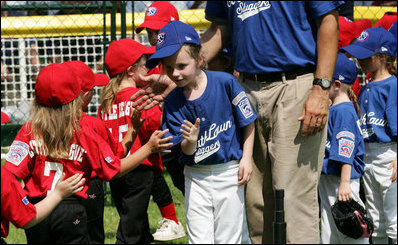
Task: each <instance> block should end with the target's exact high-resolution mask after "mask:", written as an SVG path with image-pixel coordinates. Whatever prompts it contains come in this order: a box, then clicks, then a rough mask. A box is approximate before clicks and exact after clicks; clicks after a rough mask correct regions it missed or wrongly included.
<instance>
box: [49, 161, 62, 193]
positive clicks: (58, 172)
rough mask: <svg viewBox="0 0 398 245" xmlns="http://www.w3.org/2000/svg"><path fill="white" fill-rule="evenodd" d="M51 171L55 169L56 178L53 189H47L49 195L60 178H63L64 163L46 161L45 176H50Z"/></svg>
mask: <svg viewBox="0 0 398 245" xmlns="http://www.w3.org/2000/svg"><path fill="white" fill-rule="evenodd" d="M50 171H55V175H54V179H53V181H52V184H51V189H50V190H49V191H47V195H48V194H50V193H51V192H52V191H53V190H54V188H55V185H56V184H57V182H58V180H59V179H60V178H61V176H62V173H63V172H64V165H62V164H61V163H58V162H47V161H45V163H44V176H50Z"/></svg>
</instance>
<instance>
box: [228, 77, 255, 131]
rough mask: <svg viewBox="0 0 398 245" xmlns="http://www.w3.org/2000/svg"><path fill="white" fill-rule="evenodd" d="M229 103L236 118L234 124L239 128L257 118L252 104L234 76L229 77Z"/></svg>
mask: <svg viewBox="0 0 398 245" xmlns="http://www.w3.org/2000/svg"><path fill="white" fill-rule="evenodd" d="M230 85H231V95H232V97H231V103H232V106H233V112H234V115H235V118H236V124H237V125H238V127H239V128H242V127H244V126H247V125H249V124H250V123H252V122H253V121H254V120H256V118H257V114H256V113H255V111H254V109H253V106H252V105H251V103H250V101H249V98H248V97H247V95H246V93H245V91H244V89H243V88H242V86H241V85H240V84H239V83H238V82H237V81H236V79H235V78H232V79H231V83H230Z"/></svg>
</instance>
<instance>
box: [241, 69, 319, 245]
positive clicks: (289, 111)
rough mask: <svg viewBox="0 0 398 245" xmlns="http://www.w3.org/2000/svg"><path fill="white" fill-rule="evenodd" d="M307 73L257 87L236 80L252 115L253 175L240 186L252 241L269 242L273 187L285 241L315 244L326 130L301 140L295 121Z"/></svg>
mask: <svg viewBox="0 0 398 245" xmlns="http://www.w3.org/2000/svg"><path fill="white" fill-rule="evenodd" d="M313 79H314V75H313V74H312V73H309V74H305V75H302V76H299V77H297V78H296V79H295V80H288V81H286V79H284V78H283V79H282V81H280V82H273V83H268V84H267V83H261V82H259V81H251V80H247V79H243V78H242V77H241V78H240V81H241V85H242V86H243V87H244V89H245V90H246V93H247V96H248V97H249V99H250V101H251V103H252V105H253V107H254V108H255V110H256V112H257V116H258V118H257V120H256V122H255V125H256V135H255V142H254V150H253V158H254V162H255V166H254V168H253V169H254V170H253V176H252V179H251V180H250V182H249V183H248V184H247V188H246V212H247V219H248V226H249V232H250V236H251V239H252V242H253V243H272V242H273V222H274V216H275V215H274V205H275V204H274V189H284V190H285V199H284V208H285V221H286V223H287V225H286V233H287V235H286V242H287V243H308V244H311V243H319V206H318V193H317V185H318V180H319V177H320V173H321V170H322V162H323V157H324V151H325V143H326V127H325V129H324V130H323V131H322V132H320V133H317V134H316V135H315V136H312V137H308V138H307V137H303V136H301V122H299V121H298V120H297V118H299V117H300V115H301V113H302V109H303V106H304V103H305V101H306V100H307V98H308V95H309V94H310V92H311V89H312V81H313Z"/></svg>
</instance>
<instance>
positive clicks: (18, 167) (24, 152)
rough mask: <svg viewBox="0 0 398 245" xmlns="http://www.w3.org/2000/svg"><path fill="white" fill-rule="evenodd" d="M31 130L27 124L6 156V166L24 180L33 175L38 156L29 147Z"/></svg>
mask: <svg viewBox="0 0 398 245" xmlns="http://www.w3.org/2000/svg"><path fill="white" fill-rule="evenodd" d="M28 135H29V128H28V125H27V124H25V125H23V126H22V127H21V129H20V130H19V132H18V134H17V136H16V137H15V139H14V141H13V142H12V144H11V146H10V149H9V151H8V153H7V155H6V161H5V163H4V166H5V167H6V168H7V169H8V170H9V171H11V172H12V173H13V174H15V175H16V176H17V177H18V178H20V179H24V178H25V177H27V176H28V175H29V174H30V173H31V168H32V164H33V163H34V159H35V157H36V155H35V154H34V153H33V151H32V149H31V147H30V145H29V140H30V138H29V136H28Z"/></svg>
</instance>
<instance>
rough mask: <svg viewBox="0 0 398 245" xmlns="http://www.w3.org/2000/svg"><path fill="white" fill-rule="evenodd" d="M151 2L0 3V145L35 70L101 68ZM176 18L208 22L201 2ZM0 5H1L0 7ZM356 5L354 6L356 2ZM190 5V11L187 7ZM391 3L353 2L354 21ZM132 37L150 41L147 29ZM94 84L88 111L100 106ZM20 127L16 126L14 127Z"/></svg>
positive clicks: (10, 132)
mask: <svg viewBox="0 0 398 245" xmlns="http://www.w3.org/2000/svg"><path fill="white" fill-rule="evenodd" d="M152 2H153V1H6V2H4V1H2V8H1V13H2V17H1V110H2V111H4V112H6V113H7V114H8V115H9V117H10V123H9V124H8V125H6V126H4V125H2V126H1V130H2V137H1V138H2V139H1V142H2V143H1V145H2V148H3V147H5V146H9V145H10V144H11V142H12V140H13V139H14V137H15V135H16V133H17V131H18V129H19V127H20V126H21V125H22V124H23V123H24V122H25V121H26V120H27V118H28V114H29V106H30V102H31V101H32V98H33V94H34V85H35V80H36V76H37V74H38V72H39V71H40V69H41V68H43V67H44V66H46V65H48V64H50V63H53V62H57V63H60V62H64V61H67V60H81V61H83V62H85V63H86V64H87V65H89V66H90V67H91V68H92V69H93V71H94V72H105V69H104V65H103V62H104V59H103V58H104V54H105V51H106V47H107V46H108V45H109V43H110V41H111V40H114V39H119V38H125V37H128V38H133V33H134V32H133V30H135V28H136V27H137V26H138V25H140V24H141V23H143V21H144V17H145V10H146V7H147V6H149V5H150V4H151V3H152ZM170 2H171V3H172V4H173V5H174V6H176V8H177V10H178V11H179V15H180V20H181V21H183V22H186V23H188V24H190V25H192V26H194V27H195V29H196V30H197V31H198V33H199V34H202V33H203V31H204V30H205V29H206V28H207V27H208V26H209V24H210V23H209V22H208V21H207V20H205V18H204V9H203V8H204V7H205V1H170ZM354 2H356V1H354ZM3 4H4V5H3ZM355 5H357V4H355ZM192 8H195V9H192ZM388 11H391V12H396V11H397V8H396V7H374V6H353V12H352V13H353V19H354V20H359V19H364V18H367V19H370V20H371V21H372V23H373V24H375V23H376V22H377V20H379V19H380V18H381V17H382V16H383V15H384V13H386V12H388ZM134 38H135V39H136V40H137V41H139V42H141V43H142V44H144V45H149V42H148V39H147V36H146V32H145V31H143V32H141V33H140V34H139V35H136V36H134ZM99 94H100V91H99V88H96V90H95V95H94V96H93V99H92V102H91V103H90V104H89V107H88V110H87V113H88V114H89V115H95V114H96V111H97V108H98V106H99V101H100V100H99ZM18 126H19V127H18Z"/></svg>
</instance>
